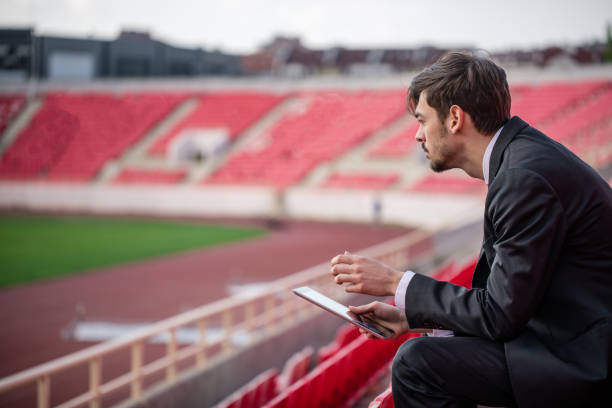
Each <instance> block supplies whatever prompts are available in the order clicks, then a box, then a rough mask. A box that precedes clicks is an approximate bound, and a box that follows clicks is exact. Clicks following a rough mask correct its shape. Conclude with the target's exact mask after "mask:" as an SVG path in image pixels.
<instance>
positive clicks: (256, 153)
mask: <svg viewBox="0 0 612 408" xmlns="http://www.w3.org/2000/svg"><path fill="white" fill-rule="evenodd" d="M299 97H300V98H301V99H302V100H303V101H304V102H305V103H307V104H308V107H307V108H306V109H305V110H304V111H303V112H300V113H299V114H292V115H286V116H284V117H283V118H282V119H280V120H279V121H278V122H277V123H276V124H275V125H274V126H273V127H272V129H270V130H269V131H268V137H267V139H266V145H265V146H264V147H263V148H258V149H257V150H256V149H252V150H245V151H242V152H240V153H236V154H235V155H234V156H233V157H232V158H230V159H229V160H228V161H227V163H225V165H224V166H222V167H221V168H219V169H218V170H217V171H216V172H215V173H214V174H213V175H212V176H211V177H209V178H208V179H206V180H204V182H205V183H207V184H251V185H253V184H255V185H270V186H274V187H277V188H281V189H282V188H286V187H288V186H290V185H292V184H295V183H297V182H298V181H300V180H301V179H303V178H304V177H305V176H306V175H307V174H308V172H310V171H311V170H312V169H314V167H316V166H317V165H318V164H320V163H323V162H325V161H329V160H332V159H334V158H336V157H337V156H338V155H340V154H342V153H345V152H346V151H347V150H348V149H350V148H352V147H354V146H355V145H356V144H358V143H360V142H361V141H363V140H364V139H365V138H367V137H368V136H369V135H371V134H372V133H373V132H374V131H376V130H378V129H380V128H382V127H384V126H385V125H387V124H388V123H390V122H391V121H393V120H395V119H396V118H397V117H399V116H400V115H401V114H403V106H402V104H401V103H400V101H401V100H402V97H403V91H401V92H400V91H385V92H382V91H381V92H374V91H362V92H334V93H331V92H314V93H304V94H301V95H299Z"/></svg>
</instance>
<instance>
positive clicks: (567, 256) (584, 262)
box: [331, 53, 612, 407]
mask: <svg viewBox="0 0 612 408" xmlns="http://www.w3.org/2000/svg"><path fill="white" fill-rule="evenodd" d="M408 105H409V109H410V110H411V111H412V113H413V114H414V116H415V117H416V118H417V120H418V121H419V123H420V127H419V130H418V132H417V135H416V140H417V142H419V143H421V145H422V147H423V150H424V151H425V152H426V154H427V158H428V159H429V160H430V163H431V168H432V169H433V170H434V171H444V170H446V169H450V168H461V169H463V170H464V171H465V172H466V173H467V174H468V175H470V176H471V177H476V178H480V179H483V180H484V181H485V182H486V183H487V184H488V193H487V197H486V203H485V215H484V240H483V244H482V250H481V252H480V257H479V259H478V263H477V266H476V269H475V271H474V277H473V289H471V290H467V289H465V288H462V287H459V286H456V285H452V284H450V283H447V282H439V281H436V280H435V279H433V278H430V277H428V276H425V275H420V274H415V273H413V272H411V271H408V272H406V273H403V272H400V271H397V270H394V269H392V268H390V267H388V266H386V265H384V264H382V263H380V262H377V261H375V260H373V259H369V258H366V257H360V256H356V255H352V254H349V253H345V254H342V255H338V256H336V257H335V258H334V259H333V260H332V269H331V272H332V274H333V275H334V276H335V281H336V283H338V284H343V283H346V284H347V285H346V286H345V290H346V291H347V292H358V293H366V294H371V295H379V296H387V295H394V296H395V301H396V305H397V308H396V307H393V306H390V305H387V304H384V303H380V302H373V303H370V304H368V305H364V306H359V307H352V308H351V309H352V311H353V312H355V313H357V314H369V315H371V316H372V315H373V316H375V317H376V318H377V319H378V320H380V321H381V323H382V324H384V325H386V326H388V327H390V328H391V329H393V330H394V331H395V333H396V334H397V335H399V334H401V333H403V332H405V331H407V330H409V328H415V329H416V328H431V329H439V330H444V332H443V333H444V334H445V335H446V336H445V337H420V338H417V339H413V340H409V341H407V342H406V343H405V344H403V345H402V347H400V349H399V350H398V352H397V355H396V357H395V359H394V361H393V366H392V387H393V398H394V401H395V405H396V406H397V407H438V406H439V407H468V406H472V407H473V406H475V405H476V404H477V403H478V404H483V405H489V406H519V407H566V406H567V407H569V406H576V407H584V406H591V405H594V404H596V403H602V402H604V401H607V402H608V403H610V402H611V401H612V392H611V390H612V384H611V381H610V370H611V368H612V189H610V186H609V185H608V184H607V183H606V182H605V181H604V180H603V179H602V178H601V177H600V176H599V175H598V174H597V173H596V172H595V171H594V170H593V169H592V168H591V167H589V166H588V165H587V164H586V163H584V162H583V161H581V160H580V159H579V158H578V157H576V156H575V155H574V154H572V153H571V152H570V151H569V150H567V149H566V148H565V147H563V146H562V145H560V144H559V143H556V142H555V141H553V140H551V139H549V138H548V137H547V136H545V135H544V134H542V133H541V132H539V131H538V130H536V129H534V128H532V127H531V126H529V125H528V124H527V123H525V122H524V121H523V120H521V119H520V118H519V117H516V116H515V117H513V118H510V93H509V90H508V84H507V81H506V75H505V72H504V71H503V69H502V68H500V67H498V66H497V65H495V64H494V63H493V62H491V61H490V60H488V59H486V58H481V57H477V56H473V55H469V54H465V53H450V54H447V55H445V56H444V57H442V58H441V59H440V60H439V61H438V62H436V63H435V64H434V65H432V66H430V67H428V68H426V69H425V70H424V71H423V72H421V73H420V74H419V75H417V76H416V77H415V78H414V80H413V81H412V83H411V86H410V90H409V95H408ZM453 334H454V335H453ZM599 406H603V405H599Z"/></svg>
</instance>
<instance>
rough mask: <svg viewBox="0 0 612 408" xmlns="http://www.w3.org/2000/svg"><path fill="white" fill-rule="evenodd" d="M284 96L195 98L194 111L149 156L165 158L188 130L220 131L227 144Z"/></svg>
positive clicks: (244, 94) (211, 95)
mask: <svg viewBox="0 0 612 408" xmlns="http://www.w3.org/2000/svg"><path fill="white" fill-rule="evenodd" d="M284 98H285V95H278V94H271V93H253V92H251V93H247V92H233V93H230V92H218V93H208V94H204V95H201V96H200V97H199V105H198V107H197V108H196V109H195V110H194V111H193V112H191V113H190V114H189V115H188V116H187V117H186V118H185V119H184V120H182V121H181V122H179V123H178V124H177V125H176V126H174V128H173V129H171V130H170V131H169V132H168V133H167V134H165V135H164V136H162V137H161V138H160V139H158V141H157V142H156V143H155V144H153V145H152V146H151V148H150V149H149V153H150V154H154V155H162V154H165V153H166V152H167V150H168V147H169V146H170V143H171V142H172V140H173V139H174V138H175V137H176V136H178V135H179V134H180V133H181V132H183V131H185V130H190V129H214V128H217V129H218V128H223V129H226V130H227V131H228V136H229V138H230V140H234V139H235V138H236V137H237V136H238V135H239V134H240V133H242V132H243V131H244V130H246V129H247V128H248V127H249V126H251V125H252V124H253V123H255V121H256V120H258V119H259V118H260V117H262V116H263V115H264V114H265V113H266V112H267V111H269V110H270V109H272V108H273V107H274V106H275V105H277V104H278V103H280V102H281V101H282V100H283V99H284Z"/></svg>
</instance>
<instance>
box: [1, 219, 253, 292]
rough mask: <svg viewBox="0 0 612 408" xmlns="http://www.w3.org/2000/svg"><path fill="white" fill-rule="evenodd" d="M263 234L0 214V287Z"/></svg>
mask: <svg viewBox="0 0 612 408" xmlns="http://www.w3.org/2000/svg"><path fill="white" fill-rule="evenodd" d="M264 233H265V231H264V230H262V229H257V228H235V227H225V226H218V225H202V224H194V223H191V224H190V223H180V222H165V221H138V220H123V219H90V218H52V217H0V287H6V286H12V285H15V284H18V283H23V282H28V281H33V280H36V279H44V278H49V277H54V276H60V275H66V274H71V273H78V272H82V271H84V270H87V269H90V268H95V267H101V266H108V265H114V264H119V263H122V262H128V261H135V260H140V259H145V258H151V257H155V256H159V255H164V254H169V253H173V252H180V251H185V250H189V249H195V248H202V247H206V246H210V245H216V244H222V243H226V242H231V241H236V240H241V239H247V238H253V237H258V236H261V235H263V234H264Z"/></svg>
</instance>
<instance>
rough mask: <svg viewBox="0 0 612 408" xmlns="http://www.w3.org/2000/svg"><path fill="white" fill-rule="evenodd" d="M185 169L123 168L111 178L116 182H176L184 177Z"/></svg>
mask: <svg viewBox="0 0 612 408" xmlns="http://www.w3.org/2000/svg"><path fill="white" fill-rule="evenodd" d="M186 176H187V172H186V171H185V170H148V169H146V170H145V169H129V168H128V169H123V170H122V171H121V172H120V173H119V174H118V175H117V176H116V177H115V178H114V179H113V180H112V182H113V183H116V184H177V183H179V182H180V181H181V180H183V179H185V177H186Z"/></svg>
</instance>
